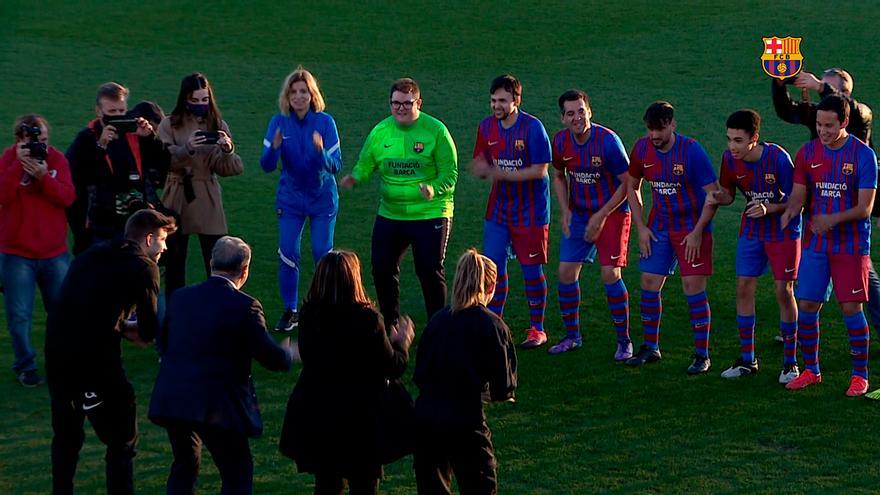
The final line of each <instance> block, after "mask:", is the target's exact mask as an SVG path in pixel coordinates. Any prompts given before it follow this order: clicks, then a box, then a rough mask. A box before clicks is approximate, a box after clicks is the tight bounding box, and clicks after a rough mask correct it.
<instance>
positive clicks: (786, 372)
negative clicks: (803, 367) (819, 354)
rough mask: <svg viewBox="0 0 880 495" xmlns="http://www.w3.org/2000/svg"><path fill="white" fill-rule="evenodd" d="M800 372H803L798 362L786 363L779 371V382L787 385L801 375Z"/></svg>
mask: <svg viewBox="0 0 880 495" xmlns="http://www.w3.org/2000/svg"><path fill="white" fill-rule="evenodd" d="M800 374H801V372H800V370H798V366H797V365H796V364H787V365H785V368H783V369H782V371H780V372H779V383H781V384H783V385H785V384H787V383H789V382H790V381H792V380H794V379H795V378H797V377H798V376H800Z"/></svg>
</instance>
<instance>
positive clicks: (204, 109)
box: [186, 103, 208, 117]
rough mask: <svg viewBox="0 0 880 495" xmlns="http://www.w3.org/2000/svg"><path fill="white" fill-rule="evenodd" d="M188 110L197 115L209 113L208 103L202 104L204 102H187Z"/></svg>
mask: <svg viewBox="0 0 880 495" xmlns="http://www.w3.org/2000/svg"><path fill="white" fill-rule="evenodd" d="M186 111H187V112H189V113H191V114H193V115H195V116H196V117H204V116H205V115H208V104H204V105H202V104H194V103H187V104H186Z"/></svg>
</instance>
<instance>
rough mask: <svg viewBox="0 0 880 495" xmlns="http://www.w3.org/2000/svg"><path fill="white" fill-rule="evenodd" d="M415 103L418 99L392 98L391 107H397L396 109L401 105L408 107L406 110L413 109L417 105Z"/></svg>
mask: <svg viewBox="0 0 880 495" xmlns="http://www.w3.org/2000/svg"><path fill="white" fill-rule="evenodd" d="M415 103H416V100H409V101H394V100H391V108H393V109H395V110H400V109H401V107H402V108H404V109H406V110H411V109H412V107H413V105H415Z"/></svg>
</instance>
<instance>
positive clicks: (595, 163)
mask: <svg viewBox="0 0 880 495" xmlns="http://www.w3.org/2000/svg"><path fill="white" fill-rule="evenodd" d="M590 164H591V165H593V166H594V167H601V166H602V157H601V156H594V157H592V158H591V159H590Z"/></svg>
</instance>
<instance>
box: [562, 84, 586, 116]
mask: <svg viewBox="0 0 880 495" xmlns="http://www.w3.org/2000/svg"><path fill="white" fill-rule="evenodd" d="M578 100H584V104H586V105H587V108H590V97H588V96H587V93H585V92H583V91H581V90H579V89H569V90H568V91H566V92H565V93H562V96H560V97H559V112H560V113H563V114H564V113H565V102H567V101H578Z"/></svg>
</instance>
